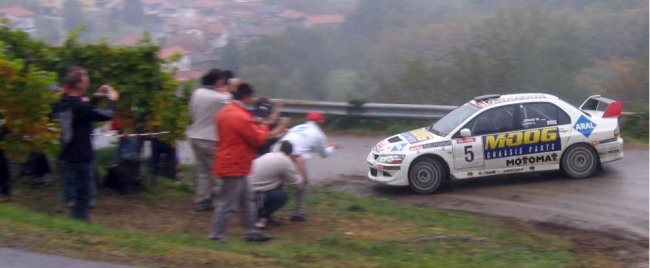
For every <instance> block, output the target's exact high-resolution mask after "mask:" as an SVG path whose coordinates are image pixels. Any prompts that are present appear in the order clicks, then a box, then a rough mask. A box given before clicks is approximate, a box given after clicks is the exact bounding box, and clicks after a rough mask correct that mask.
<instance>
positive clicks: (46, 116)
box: [0, 42, 58, 160]
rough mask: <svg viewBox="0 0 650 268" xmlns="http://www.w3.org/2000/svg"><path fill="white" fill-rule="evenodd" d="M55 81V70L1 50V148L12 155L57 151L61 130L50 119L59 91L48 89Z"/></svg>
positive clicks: (19, 157)
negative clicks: (51, 70) (11, 56)
mask: <svg viewBox="0 0 650 268" xmlns="http://www.w3.org/2000/svg"><path fill="white" fill-rule="evenodd" d="M1 44H2V43H1V42H0V45H1ZM54 81H55V74H54V73H51V72H46V71H42V70H40V69H39V68H38V67H36V66H30V65H29V64H28V63H27V62H26V61H25V60H20V59H8V58H7V57H6V56H5V55H3V54H2V53H0V120H2V122H3V123H2V124H0V150H3V151H5V153H6V154H7V156H8V157H9V158H13V159H18V160H25V159H26V158H27V155H28V154H29V152H31V151H41V152H49V153H53V152H55V151H56V149H57V145H58V144H57V139H58V132H57V131H55V127H54V124H53V123H52V122H50V110H51V108H50V104H51V103H53V102H54V101H55V94H54V92H53V91H51V90H49V89H48V88H49V86H50V85H51V84H52V83H54Z"/></svg>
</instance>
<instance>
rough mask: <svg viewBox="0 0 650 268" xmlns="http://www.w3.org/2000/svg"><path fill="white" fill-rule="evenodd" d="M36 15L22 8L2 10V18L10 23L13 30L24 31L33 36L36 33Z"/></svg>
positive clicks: (14, 7)
mask: <svg viewBox="0 0 650 268" xmlns="http://www.w3.org/2000/svg"><path fill="white" fill-rule="evenodd" d="M35 15H36V14H35V13H34V12H32V11H31V10H29V9H26V8H24V7H21V6H11V7H3V8H0V17H2V18H5V19H6V20H7V21H8V24H9V25H8V26H9V27H10V28H11V29H13V30H19V31H24V32H27V33H29V34H30V35H31V34H34V33H35V32H36V26H35V24H34V16H35Z"/></svg>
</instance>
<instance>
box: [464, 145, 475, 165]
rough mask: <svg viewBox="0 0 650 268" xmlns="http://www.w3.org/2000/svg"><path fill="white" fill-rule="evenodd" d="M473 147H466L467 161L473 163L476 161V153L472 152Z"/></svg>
mask: <svg viewBox="0 0 650 268" xmlns="http://www.w3.org/2000/svg"><path fill="white" fill-rule="evenodd" d="M471 149H472V145H467V146H465V161H467V162H472V161H474V152H473V151H471Z"/></svg>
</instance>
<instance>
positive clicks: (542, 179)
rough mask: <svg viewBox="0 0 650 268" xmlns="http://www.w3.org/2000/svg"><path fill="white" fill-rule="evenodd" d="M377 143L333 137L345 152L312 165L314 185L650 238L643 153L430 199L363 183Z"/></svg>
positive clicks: (474, 184) (484, 183) (467, 185)
mask: <svg viewBox="0 0 650 268" xmlns="http://www.w3.org/2000/svg"><path fill="white" fill-rule="evenodd" d="M380 139H381V138H380V137H352V136H338V137H330V140H331V141H338V142H340V143H341V144H342V145H343V148H342V149H341V150H339V151H338V152H336V153H335V154H334V155H332V156H331V157H330V158H327V159H314V160H312V161H311V162H310V163H308V164H309V166H310V172H311V177H312V178H313V181H314V183H315V184H317V185H324V186H332V187H336V188H340V189H344V190H347V191H351V192H354V193H358V194H369V195H377V196H383V197H389V198H391V199H395V200H399V201H403V202H407V203H411V204H415V205H419V206H430V207H436V208H443V209H452V210H461V211H469V212H476V213H481V214H486V215H495V216H503V217H510V218H516V219H520V220H530V221H540V222H548V223H554V224H560V225H564V226H568V227H574V228H579V229H584V230H597V231H606V232H608V233H616V234H618V235H621V236H623V237H626V238H629V239H634V240H644V241H647V240H648V226H649V221H648V213H649V209H648V149H647V148H646V147H638V146H637V147H634V146H627V147H626V149H625V157H624V159H623V160H621V161H617V162H612V163H608V164H605V165H604V171H603V172H602V173H601V174H598V175H597V176H595V177H592V178H588V179H579V180H575V179H570V178H568V177H566V176H565V175H563V174H562V173H560V172H547V173H539V174H531V175H510V176H506V177H494V178H484V179H473V180H470V181H462V182H459V183H457V184H455V186H454V187H447V188H445V189H443V190H442V191H440V192H438V193H436V194H433V195H427V196H421V195H417V194H415V193H413V192H411V191H410V189H409V188H408V187H390V186H383V185H378V184H376V183H373V182H371V181H369V180H368V179H366V173H367V172H368V170H367V168H366V165H365V159H366V156H367V155H368V152H369V151H370V149H371V148H372V146H374V145H375V143H376V142H378V141H379V140H380Z"/></svg>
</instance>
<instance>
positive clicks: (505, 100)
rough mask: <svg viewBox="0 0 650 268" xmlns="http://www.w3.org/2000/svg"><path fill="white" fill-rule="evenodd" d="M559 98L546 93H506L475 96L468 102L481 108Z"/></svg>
mask: <svg viewBox="0 0 650 268" xmlns="http://www.w3.org/2000/svg"><path fill="white" fill-rule="evenodd" d="M558 99H559V98H558V97H556V96H554V95H551V94H546V93H517V94H505V95H496V94H493V95H483V96H478V97H476V98H474V99H473V100H471V101H469V102H468V103H470V104H473V105H475V106H478V107H480V108H487V107H493V106H501V105H506V104H513V103H525V102H531V101H538V100H558Z"/></svg>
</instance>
